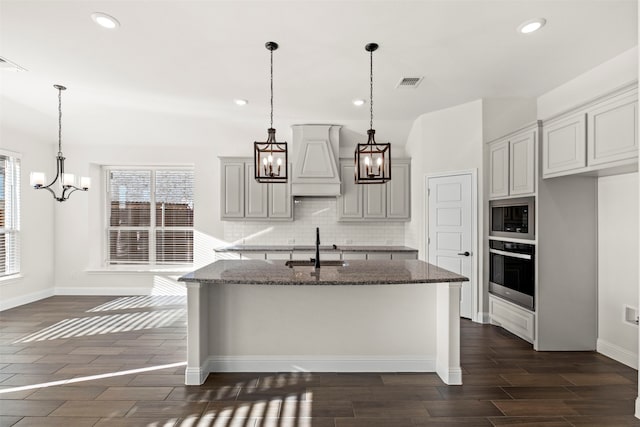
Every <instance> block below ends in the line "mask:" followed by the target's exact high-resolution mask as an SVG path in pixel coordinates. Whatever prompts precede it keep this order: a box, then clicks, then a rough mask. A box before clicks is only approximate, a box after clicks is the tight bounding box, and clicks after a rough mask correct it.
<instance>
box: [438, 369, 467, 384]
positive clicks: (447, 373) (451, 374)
mask: <svg viewBox="0 0 640 427" xmlns="http://www.w3.org/2000/svg"><path fill="white" fill-rule="evenodd" d="M438 376H439V377H440V379H442V381H443V382H444V383H445V384H447V385H461V384H462V369H461V368H450V369H446V367H445V368H444V369H439V370H438Z"/></svg>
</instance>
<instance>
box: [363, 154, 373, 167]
mask: <svg viewBox="0 0 640 427" xmlns="http://www.w3.org/2000/svg"><path fill="white" fill-rule="evenodd" d="M370 163H371V159H369V156H367V157H365V158H364V164H365V165H367V166H369V164H370Z"/></svg>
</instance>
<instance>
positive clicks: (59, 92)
mask: <svg viewBox="0 0 640 427" xmlns="http://www.w3.org/2000/svg"><path fill="white" fill-rule="evenodd" d="M58 156H62V89H58Z"/></svg>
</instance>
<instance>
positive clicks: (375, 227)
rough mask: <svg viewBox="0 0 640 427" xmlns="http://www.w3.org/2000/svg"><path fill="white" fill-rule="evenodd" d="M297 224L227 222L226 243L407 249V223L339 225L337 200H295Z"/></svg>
mask: <svg viewBox="0 0 640 427" xmlns="http://www.w3.org/2000/svg"><path fill="white" fill-rule="evenodd" d="M293 206H294V216H293V218H294V220H293V221H286V222H278V221H225V222H224V239H225V241H227V242H229V243H231V244H236V245H313V244H314V243H315V239H316V235H315V231H316V227H320V240H321V243H322V244H323V245H331V244H336V245H394V246H395V245H404V228H405V223H404V222H393V221H375V222H338V221H337V218H338V213H337V199H336V198H335V197H296V198H295V200H294V205H293Z"/></svg>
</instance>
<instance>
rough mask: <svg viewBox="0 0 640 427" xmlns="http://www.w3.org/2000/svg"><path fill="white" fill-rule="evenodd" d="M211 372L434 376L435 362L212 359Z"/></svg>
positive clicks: (365, 358) (400, 359) (366, 358)
mask: <svg viewBox="0 0 640 427" xmlns="http://www.w3.org/2000/svg"><path fill="white" fill-rule="evenodd" d="M207 368H208V371H209V372H435V371H436V369H435V368H436V361H435V359H429V358H422V357H415V358H413V357H409V358H405V357H392V356H389V357H372V356H353V357H346V356H322V357H318V356H209V358H208V359H207Z"/></svg>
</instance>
